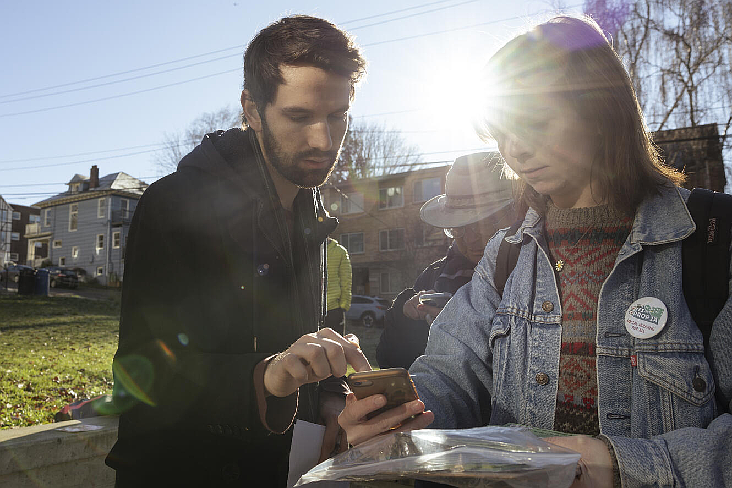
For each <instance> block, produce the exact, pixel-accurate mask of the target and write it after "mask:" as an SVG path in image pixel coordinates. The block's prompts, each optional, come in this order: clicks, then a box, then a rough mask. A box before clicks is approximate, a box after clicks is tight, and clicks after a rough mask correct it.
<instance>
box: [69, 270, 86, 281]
mask: <svg viewBox="0 0 732 488" xmlns="http://www.w3.org/2000/svg"><path fill="white" fill-rule="evenodd" d="M71 270H72V271H75V272H76V277H77V278H78V279H79V283H86V282H87V281H88V280H89V275H88V274H87V273H86V270H85V269H84V268H71Z"/></svg>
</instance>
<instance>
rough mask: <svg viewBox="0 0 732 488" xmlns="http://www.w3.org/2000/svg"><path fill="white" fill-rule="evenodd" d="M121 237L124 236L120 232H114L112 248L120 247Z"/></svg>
mask: <svg viewBox="0 0 732 488" xmlns="http://www.w3.org/2000/svg"><path fill="white" fill-rule="evenodd" d="M121 239H122V237H121V235H120V233H119V232H113V233H112V249H119V244H120V240H121Z"/></svg>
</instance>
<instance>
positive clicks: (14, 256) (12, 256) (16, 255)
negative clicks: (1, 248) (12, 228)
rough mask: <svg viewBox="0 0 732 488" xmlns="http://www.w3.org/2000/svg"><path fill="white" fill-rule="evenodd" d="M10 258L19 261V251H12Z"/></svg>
mask: <svg viewBox="0 0 732 488" xmlns="http://www.w3.org/2000/svg"><path fill="white" fill-rule="evenodd" d="M10 260H11V261H14V262H17V261H18V253H17V252H11V253H10Z"/></svg>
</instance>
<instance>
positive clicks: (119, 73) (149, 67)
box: [0, 0, 479, 104]
mask: <svg viewBox="0 0 732 488" xmlns="http://www.w3.org/2000/svg"><path fill="white" fill-rule="evenodd" d="M445 1H446V0H442V1H439V2H430V3H426V4H422V5H417V6H414V7H408V8H405V9H399V10H394V11H391V12H386V13H383V14H377V15H374V16H371V17H366V18H363V19H356V20H351V21H347V22H344V23H343V24H348V23H353V22H357V21H360V20H366V19H369V18H376V17H383V16H386V15H391V14H394V13H399V12H404V11H407V10H414V9H417V8H422V7H426V6H430V5H435V4H438V3H445ZM476 1H479V0H467V1H464V2H460V3H457V4H454V5H448V6H445V7H440V8H436V9H432V10H427V11H424V12H417V13H414V14H410V15H405V16H402V17H398V18H395V19H388V20H384V21H381V22H375V23H372V24H368V25H362V26H358V27H354V28H352V29H350V30H357V29H363V28H366V27H373V26H376V25H381V24H386V23H389V22H394V21H397V20H404V19H407V18H410V17H415V16H418V15H423V14H428V13H432V12H436V11H439V10H445V9H449V8H454V7H458V6H460V5H463V4H466V3H472V2H476ZM343 24H342V25H343ZM244 47H246V45H245V44H242V45H237V46H231V47H227V48H224V49H218V50H216V51H210V52H207V53H203V54H197V55H194V56H188V57H185V58H179V59H176V60H173V61H166V62H163V63H157V64H153V65H150V66H144V67H142V68H135V69H131V70H127V71H120V72H117V73H111V74H107V75H102V76H98V77H94V78H87V79H84V80H79V81H74V82H69V83H63V84H60V85H53V86H49V87H45V88H36V89H33V90H26V91H23V92H17V93H11V94H7V95H0V98H11V97H17V96H21V95H28V94H30V93H37V92H40V91H46V90H51V89H56V88H65V87H68V86H73V85H78V84H82V83H88V82H92V81H99V80H102V79H107V78H114V77H116V76H122V75H125V74H130V73H136V72H139V71H144V70H148V69H152V68H158V67H161V66H167V65H170V64H175V63H180V62H183V61H189V60H191V59H196V58H201V57H205V56H210V55H212V54H218V53H222V52H226V51H231V50H232V49H242V48H244ZM241 55H242V54H241V53H236V54H229V55H226V56H221V57H218V58H215V59H209V60H206V61H199V62H197V63H191V64H187V65H185V66H179V67H176V68H169V69H166V70H162V71H156V72H155V73H147V74H143V75H138V76H133V77H130V78H125V79H122V80H114V81H109V82H106V83H99V84H96V85H91V86H84V87H79V88H72V89H68V90H61V91H57V92H53V93H46V94H42V95H32V96H27V97H23V98H16V99H14V100H0V104H3V103H12V102H19V101H23V100H31V99H36V98H43V97H49V96H54V95H60V94H64V93H70V92H75V91H81V90H88V89H91V88H98V87H101V86H108V85H115V84H118V83H123V82H126V81H131V80H137V79H141V78H147V77H149V76H154V75H158V74H162V73H169V72H171V71H177V70H181V69H185V68H190V67H193V66H198V65H202V64H207V63H212V62H215V61H220V60H222V59H228V58H231V57H235V56H236V57H238V56H241Z"/></svg>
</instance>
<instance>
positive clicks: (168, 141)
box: [155, 106, 241, 174]
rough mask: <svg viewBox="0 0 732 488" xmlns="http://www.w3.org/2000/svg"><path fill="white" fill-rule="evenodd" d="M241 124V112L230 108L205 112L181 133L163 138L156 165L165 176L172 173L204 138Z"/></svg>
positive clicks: (156, 155) (156, 157)
mask: <svg viewBox="0 0 732 488" xmlns="http://www.w3.org/2000/svg"><path fill="white" fill-rule="evenodd" d="M240 124H241V111H240V110H235V109H232V108H231V107H230V106H226V107H223V108H221V109H219V110H217V111H215V112H205V113H203V114H201V115H199V116H198V117H196V119H195V120H194V121H193V122H191V123H190V125H188V127H187V128H186V129H185V130H183V131H181V132H175V133H172V134H168V133H166V134H165V135H164V137H163V148H162V149H161V150H160V151H159V152H157V153H156V154H155V164H156V166H157V167H158V169H159V170H160V171H161V173H163V174H168V173H172V172H173V171H175V169H176V168H177V167H178V163H179V162H180V160H181V159H182V158H183V156H185V155H186V154H188V153H189V152H191V150H193V148H194V147H196V145H198V144H199V143H200V142H201V140H202V139H203V136H205V135H206V134H208V133H209V132H214V131H216V130H219V129H223V130H226V129H230V128H232V127H238V126H239V125H240Z"/></svg>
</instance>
